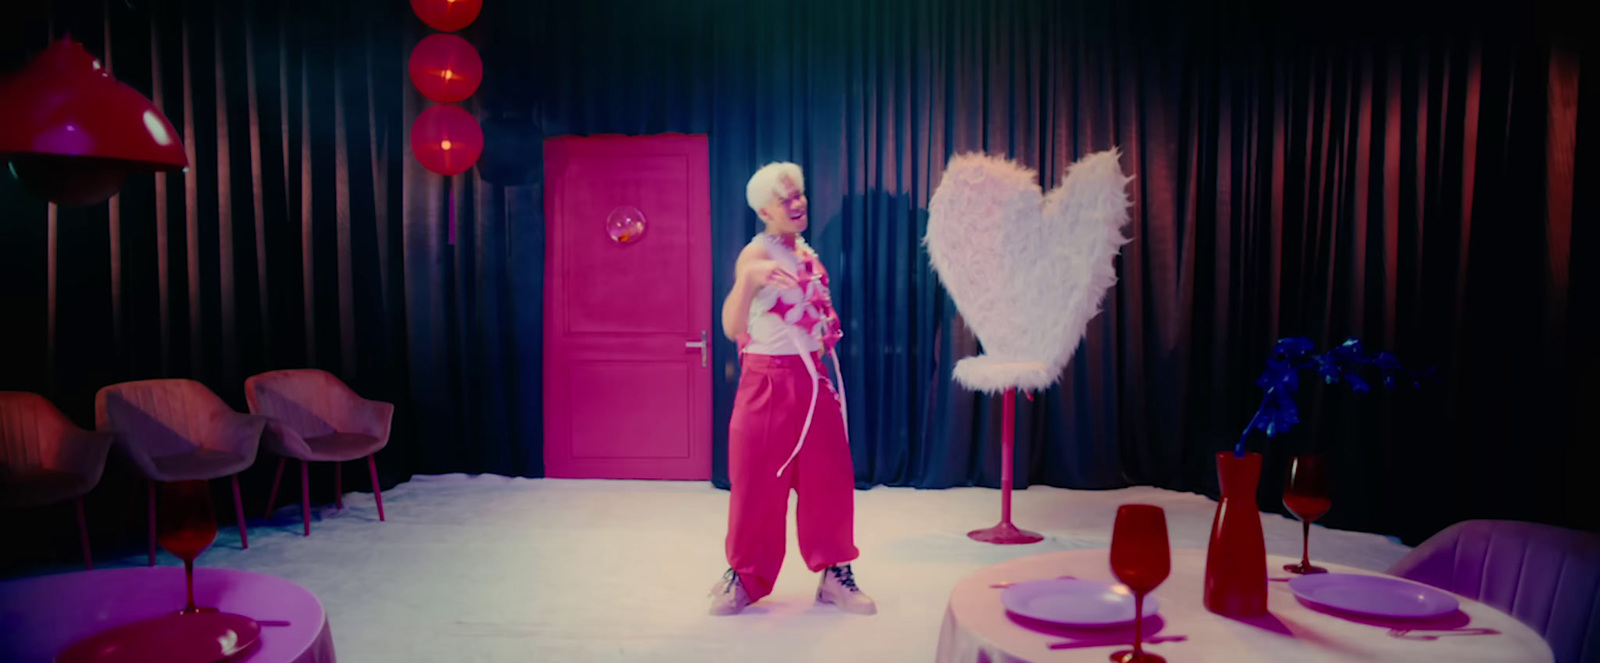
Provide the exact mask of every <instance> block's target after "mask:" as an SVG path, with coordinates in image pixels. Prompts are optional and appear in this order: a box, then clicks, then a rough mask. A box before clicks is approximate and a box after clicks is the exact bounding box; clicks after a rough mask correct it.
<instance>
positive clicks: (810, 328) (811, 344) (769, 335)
mask: <svg viewBox="0 0 1600 663" xmlns="http://www.w3.org/2000/svg"><path fill="white" fill-rule="evenodd" d="M750 243H751V244H759V245H761V246H763V247H765V248H766V250H767V255H768V256H769V257H771V258H772V260H774V261H776V262H777V263H778V266H780V267H782V268H783V269H784V271H787V272H789V273H790V274H793V275H795V276H796V277H797V279H798V280H799V281H800V282H801V284H800V287H798V288H785V289H779V288H778V287H776V286H770V285H764V286H761V289H760V290H757V291H756V294H755V297H754V298H753V299H752V300H751V302H750V317H749V319H748V320H747V325H746V327H747V331H746V333H748V334H749V335H750V344H749V345H747V346H745V350H744V351H745V352H748V353H750V354H758V355H797V354H806V353H813V352H818V351H820V350H821V349H822V337H823V336H825V335H827V334H829V333H830V332H834V333H837V331H838V330H837V317H834V316H830V315H829V313H830V312H831V311H832V299H831V296H830V294H829V292H828V285H827V276H826V274H827V272H826V270H824V269H823V268H822V261H821V260H820V259H819V258H818V257H817V252H816V251H814V250H812V249H811V247H810V246H809V245H807V244H806V241H805V240H804V239H801V238H799V237H796V238H795V248H794V250H792V251H791V250H790V249H789V247H787V246H784V245H783V242H781V241H779V240H778V238H776V237H773V236H771V235H768V234H766V233H760V234H757V235H756V236H755V238H754V239H752V240H750ZM780 302H781V305H780ZM774 308H778V309H781V313H782V315H781V316H780V315H779V313H780V311H775V310H774Z"/></svg>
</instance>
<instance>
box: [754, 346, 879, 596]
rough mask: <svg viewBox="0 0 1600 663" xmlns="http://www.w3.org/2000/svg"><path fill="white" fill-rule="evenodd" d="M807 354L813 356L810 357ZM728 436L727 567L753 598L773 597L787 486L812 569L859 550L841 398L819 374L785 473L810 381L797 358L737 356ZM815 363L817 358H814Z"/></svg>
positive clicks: (786, 515)
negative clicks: (738, 371)
mask: <svg viewBox="0 0 1600 663" xmlns="http://www.w3.org/2000/svg"><path fill="white" fill-rule="evenodd" d="M812 356H813V358H815V357H816V355H812ZM742 364H743V368H742V372H741V375H740V377H739V393H738V395H737V396H735V397H734V404H733V420H732V422H731V423H730V424H729V435H728V481H729V483H730V484H731V487H732V497H731V500H730V504H729V508H728V538H727V542H726V547H727V554H728V566H730V567H732V568H733V570H734V571H735V572H737V573H738V574H739V580H740V581H741V582H742V583H743V584H744V589H745V591H746V592H747V593H749V595H750V600H752V601H755V600H758V599H760V598H761V597H763V596H766V595H768V594H771V593H772V586H773V584H774V583H775V582H777V580H778V571H779V569H781V568H782V567H783V555H784V551H785V550H786V549H787V547H788V541H787V539H786V538H785V533H786V531H787V530H788V524H789V491H790V490H793V491H795V493H796V494H797V495H798V496H799V498H798V500H797V504H796V506H795V521H796V525H797V527H798V529H799V532H798V534H799V539H800V554H801V555H802V556H804V557H805V560H806V567H807V568H809V569H811V571H813V572H817V571H821V570H823V569H825V568H827V567H829V566H833V565H836V564H845V563H848V562H850V561H852V560H854V559H855V558H856V557H857V556H858V555H859V554H860V553H859V552H858V551H857V550H856V546H855V542H854V536H855V523H854V516H855V502H854V501H855V469H854V467H853V466H852V464H851V462H850V444H849V442H848V441H847V440H846V438H845V431H844V419H843V417H842V416H841V413H840V410H839V400H838V396H837V395H836V394H835V393H834V391H833V387H832V385H831V384H830V383H828V382H827V379H826V378H819V380H821V381H822V383H823V384H822V385H821V387H820V389H821V391H820V393H819V394H818V396H817V404H816V411H815V413H814V414H813V418H812V421H811V430H810V431H809V432H808V433H807V434H806V442H805V446H804V447H802V448H801V449H800V455H799V456H797V457H796V458H795V459H794V461H793V462H792V463H790V464H789V467H788V469H786V470H784V472H783V475H782V476H774V475H776V474H777V472H778V468H780V467H782V466H783V463H784V461H785V460H788V458H789V454H790V453H791V452H792V451H794V447H795V443H796V442H798V441H799V439H800V430H801V428H802V427H803V426H804V424H805V419H806V406H807V405H810V403H811V377H810V373H809V372H808V371H807V370H806V366H805V364H804V363H803V362H802V360H801V358H800V356H799V355H789V356H772V355H757V354H746V355H742ZM818 365H819V366H820V365H821V364H820V363H818Z"/></svg>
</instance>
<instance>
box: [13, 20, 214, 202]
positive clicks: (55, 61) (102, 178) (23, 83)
mask: <svg viewBox="0 0 1600 663" xmlns="http://www.w3.org/2000/svg"><path fill="white" fill-rule="evenodd" d="M0 100H4V101H3V102H0V159H3V160H8V161H10V162H11V165H10V167H11V171H12V172H13V173H15V174H16V176H17V178H18V179H19V180H21V181H22V184H23V186H24V187H25V188H27V189H28V190H29V191H31V192H33V193H34V195H37V196H40V197H42V198H45V199H46V200H50V201H53V202H56V203H59V204H63V205H89V204H94V203H98V202H102V201H104V200H105V199H107V198H110V197H111V196H112V195H113V194H115V193H116V192H117V189H119V188H120V187H121V186H122V181H123V178H124V177H125V176H126V175H127V174H128V173H129V172H134V171H150V170H179V169H182V168H186V167H188V165H189V158H188V156H187V155H186V154H185V152H184V146H183V141H182V140H180V139H179V136H178V132H177V131H176V130H174V129H173V128H172V124H171V123H169V122H168V121H167V118H166V117H165V116H163V115H162V114H161V110H160V109H158V108H156V107H155V104H153V103H151V102H150V100H149V99H146V98H145V97H144V95H142V94H139V92H138V91H136V90H134V89H133V88H131V87H128V86H127V85H123V84H122V83H119V82H117V80H116V79H114V78H112V77H111V76H109V75H107V73H106V71H105V69H104V68H103V67H101V66H100V61H99V60H96V59H95V58H94V56H92V55H90V54H89V52H88V51H85V50H84V49H83V46H82V45H81V44H79V43H78V42H75V41H73V40H72V39H71V38H67V39H62V40H60V41H56V42H53V43H51V44H50V46H49V48H47V49H45V51H44V52H43V53H41V54H40V55H39V57H38V58H36V59H34V61H33V62H31V63H29V64H28V66H27V67H25V68H23V69H22V70H21V71H20V72H17V73H16V74H15V75H13V76H11V77H9V78H7V79H6V80H5V81H4V82H3V83H0Z"/></svg>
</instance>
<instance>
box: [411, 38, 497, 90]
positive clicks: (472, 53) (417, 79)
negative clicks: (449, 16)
mask: <svg viewBox="0 0 1600 663" xmlns="http://www.w3.org/2000/svg"><path fill="white" fill-rule="evenodd" d="M408 69H409V70H410V73H411V83H412V84H414V85H416V86H417V91H418V92H421V93H422V96H424V97H427V98H428V99H430V100H432V101H437V102H439V103H442V104H453V103H456V102H458V101H462V100H464V99H466V98H467V97H470V96H472V93H474V92H477V91H478V84H479V83H482V82H483V59H482V58H480V57H478V50H477V49H475V48H473V47H472V44H470V43H468V42H467V40H465V39H462V38H460V37H457V36H455V35H448V34H434V35H429V36H428V37H426V38H424V39H423V40H422V41H419V42H417V46H416V48H413V49H411V61H410V63H409V67H408Z"/></svg>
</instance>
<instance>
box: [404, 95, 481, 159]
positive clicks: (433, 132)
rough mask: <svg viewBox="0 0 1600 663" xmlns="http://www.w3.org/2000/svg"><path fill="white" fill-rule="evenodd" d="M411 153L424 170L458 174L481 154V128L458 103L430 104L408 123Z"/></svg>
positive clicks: (475, 119)
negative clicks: (414, 119)
mask: <svg viewBox="0 0 1600 663" xmlns="http://www.w3.org/2000/svg"><path fill="white" fill-rule="evenodd" d="M411 153H412V154H414V155H416V157H417V161H418V162H420V163H421V164H422V166H423V167H424V168H427V169H428V170H431V171H433V172H435V173H438V174H440V175H460V174H461V173H464V172H467V170H468V169H470V168H472V165H473V164H475V163H477V162H478V156H479V155H481V154H483V127H481V126H479V125H478V120H477V118H474V117H472V114H471V113H468V112H466V111H464V110H462V109H461V107H459V106H443V105H441V106H433V107H431V108H429V109H427V110H425V111H422V113H421V114H419V115H417V120H416V122H414V123H412V125H411Z"/></svg>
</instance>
